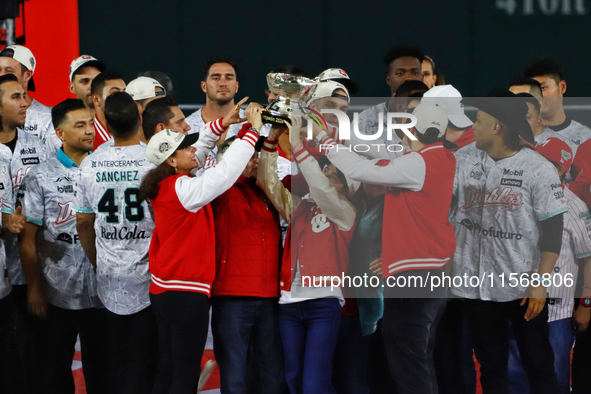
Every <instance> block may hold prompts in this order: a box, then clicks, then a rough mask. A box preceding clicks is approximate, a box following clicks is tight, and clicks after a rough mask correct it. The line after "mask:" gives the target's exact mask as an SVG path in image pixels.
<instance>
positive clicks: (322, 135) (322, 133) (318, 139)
mask: <svg viewBox="0 0 591 394" xmlns="http://www.w3.org/2000/svg"><path fill="white" fill-rule="evenodd" d="M325 135H328V134H326V131H324V130H322V131H321V132H320V133H319V134H318V135H317V136H316V141H318V142H322V139H323V138H324V136H325Z"/></svg>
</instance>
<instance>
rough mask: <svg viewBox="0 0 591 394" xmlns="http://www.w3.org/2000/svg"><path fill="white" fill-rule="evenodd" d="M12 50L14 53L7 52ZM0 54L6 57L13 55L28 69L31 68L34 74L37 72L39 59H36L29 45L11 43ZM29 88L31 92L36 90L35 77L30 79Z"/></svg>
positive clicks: (12, 56)
mask: <svg viewBox="0 0 591 394" xmlns="http://www.w3.org/2000/svg"><path fill="white" fill-rule="evenodd" d="M9 50H12V52H13V53H12V54H8V53H7V52H8V51H9ZM0 56H4V57H11V58H13V59H14V60H16V61H17V62H19V63H20V64H22V65H23V66H25V67H26V68H27V69H28V70H31V71H32V72H33V74H35V66H36V65H37V61H36V60H35V56H33V52H31V50H30V49H29V48H27V47H24V46H22V45H9V46H7V47H6V48H4V49H3V50H2V51H0ZM27 90H30V91H31V92H34V91H35V82H34V81H33V77H31V79H29V86H27Z"/></svg>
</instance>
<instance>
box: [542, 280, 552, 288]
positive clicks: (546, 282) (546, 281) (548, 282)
mask: <svg viewBox="0 0 591 394" xmlns="http://www.w3.org/2000/svg"><path fill="white" fill-rule="evenodd" d="M550 285H551V283H550V279H544V280H543V281H542V286H544V287H550Z"/></svg>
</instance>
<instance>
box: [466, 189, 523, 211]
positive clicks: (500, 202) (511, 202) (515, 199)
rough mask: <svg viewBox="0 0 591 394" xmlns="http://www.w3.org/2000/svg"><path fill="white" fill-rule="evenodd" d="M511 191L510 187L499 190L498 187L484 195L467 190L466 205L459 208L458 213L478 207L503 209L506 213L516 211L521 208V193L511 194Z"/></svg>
mask: <svg viewBox="0 0 591 394" xmlns="http://www.w3.org/2000/svg"><path fill="white" fill-rule="evenodd" d="M511 190H512V189H511V188H510V187H505V188H503V189H502V190H501V187H500V186H499V187H496V188H494V189H493V190H491V191H490V192H488V193H486V192H484V191H482V190H479V189H473V188H468V198H467V200H466V204H465V205H462V206H461V207H460V211H461V212H467V211H469V210H471V209H474V208H480V207H505V208H507V210H508V211H516V210H518V209H519V208H521V207H522V206H523V198H522V194H521V193H511ZM499 191H500V192H499Z"/></svg>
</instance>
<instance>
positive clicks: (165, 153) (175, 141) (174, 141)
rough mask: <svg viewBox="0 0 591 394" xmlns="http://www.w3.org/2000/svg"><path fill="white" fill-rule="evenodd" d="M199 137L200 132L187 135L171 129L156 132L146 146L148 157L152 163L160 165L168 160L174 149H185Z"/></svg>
mask: <svg viewBox="0 0 591 394" xmlns="http://www.w3.org/2000/svg"><path fill="white" fill-rule="evenodd" d="M198 139H199V133H195V134H189V135H185V134H183V133H177V132H176V131H173V130H171V129H166V130H162V131H161V132H159V133H156V134H155V135H154V136H153V137H152V138H150V142H148V147H147V148H146V158H147V159H148V161H149V162H150V163H153V164H155V165H157V166H158V165H160V164H162V163H164V161H166V159H168V158H169V157H170V156H171V155H172V154H173V153H174V151H176V150H178V149H185V148H187V147H189V146H191V145H193V144H194V143H195V142H197V140H198Z"/></svg>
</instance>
